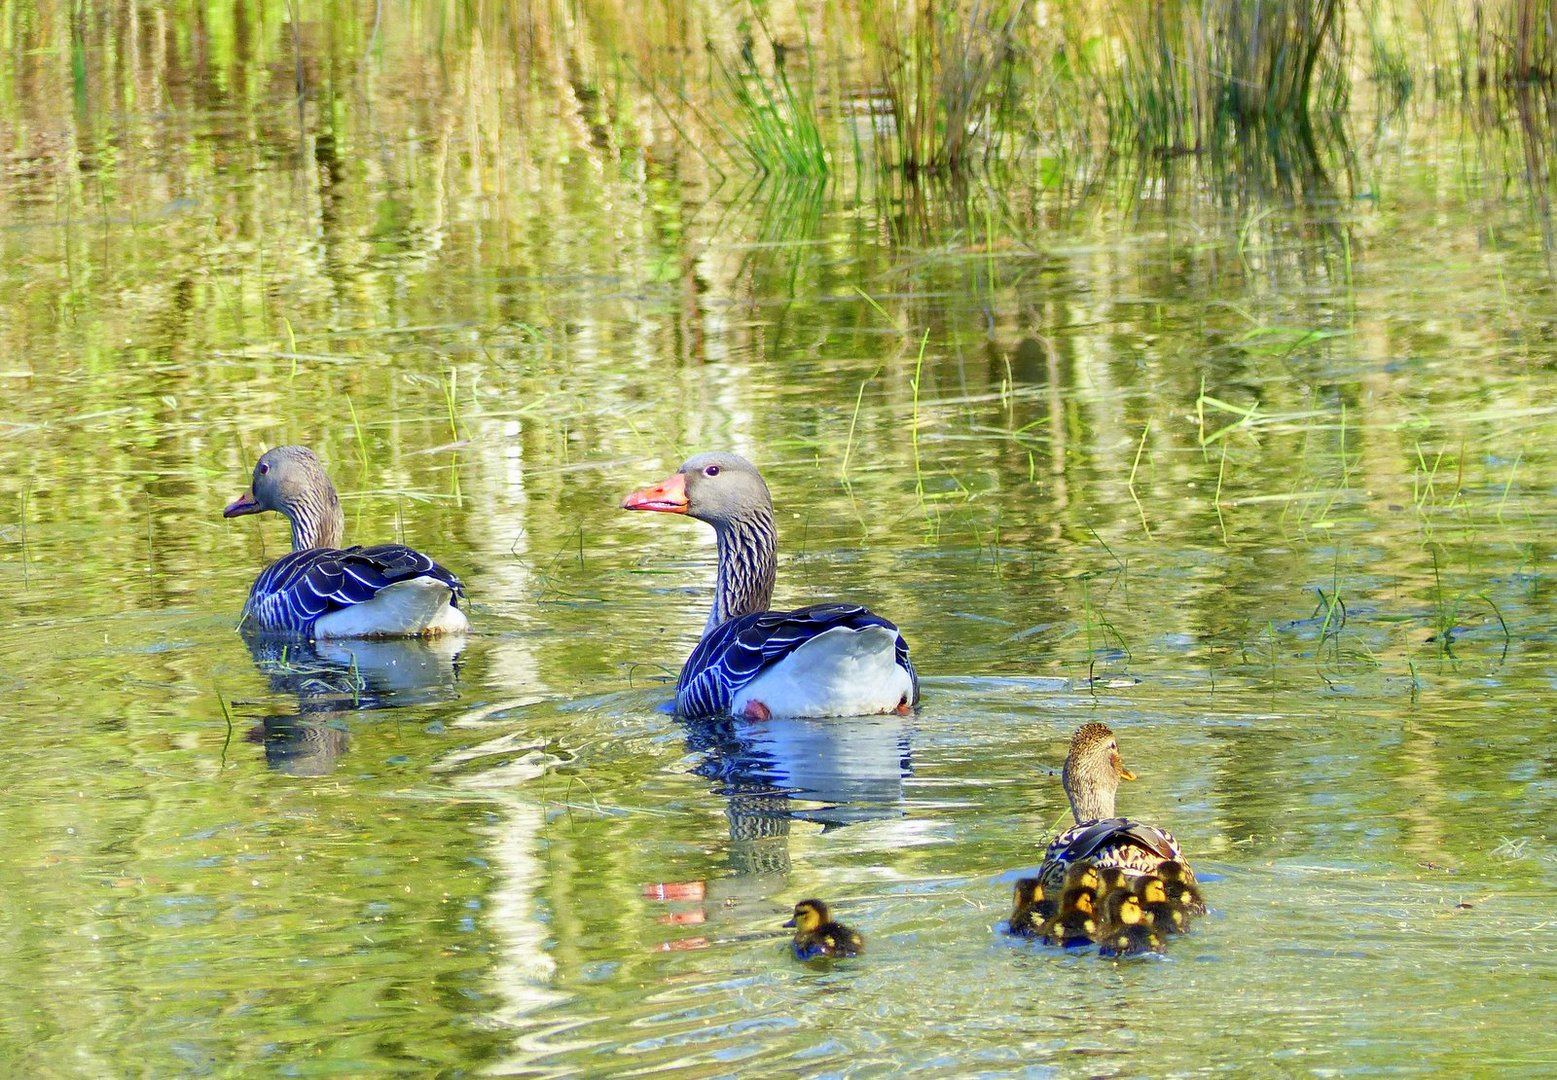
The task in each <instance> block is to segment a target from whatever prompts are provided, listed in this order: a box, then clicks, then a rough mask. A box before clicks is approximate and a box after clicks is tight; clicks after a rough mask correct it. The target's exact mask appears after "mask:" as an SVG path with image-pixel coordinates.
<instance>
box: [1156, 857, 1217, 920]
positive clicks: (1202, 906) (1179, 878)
mask: <svg viewBox="0 0 1557 1080" xmlns="http://www.w3.org/2000/svg"><path fill="white" fill-rule="evenodd" d="M1157 876H1158V877H1160V878H1162V880H1163V881H1164V882H1166V883H1167V886H1168V900H1169V901H1170V902H1171V903H1173V904H1176V905H1178V906H1179V907H1181V908H1183V909H1184V910H1186V911H1188V912H1189V913H1190V914H1191V915H1204V914H1205V913H1206V898H1205V896H1204V895H1203V894H1202V893H1201V891H1200V885H1199V883H1198V882H1196V881H1195V872H1194V871H1193V870H1191V869H1190V868H1189V867H1188V866H1187V865H1186V864H1185V863H1183V862H1182V861H1180V860H1178V859H1169V860H1168V861H1167V862H1164V863H1162V864H1161V865H1159V866H1158V867H1157Z"/></svg>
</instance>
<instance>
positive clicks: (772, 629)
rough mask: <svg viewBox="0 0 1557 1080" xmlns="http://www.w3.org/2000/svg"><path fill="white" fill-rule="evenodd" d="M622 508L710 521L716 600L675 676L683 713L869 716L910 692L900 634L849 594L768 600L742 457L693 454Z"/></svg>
mask: <svg viewBox="0 0 1557 1080" xmlns="http://www.w3.org/2000/svg"><path fill="white" fill-rule="evenodd" d="M622 507H623V509H626V510H652V511H657V512H659V513H662V514H686V515H687V516H688V517H693V518H696V519H697V520H699V521H704V522H707V523H708V524H709V525H712V526H713V528H714V539H715V541H716V544H717V551H718V573H717V575H716V578H715V583H714V607H713V610H712V611H711V612H710V613H709V615H708V623H707V625H706V626H705V627H704V628H703V638H702V640H701V641H699V642H698V644H697V647H696V648H694V649H693V650H692V655H691V656H689V657H688V658H687V662H686V664H685V665H684V666H683V667H682V669H681V677H680V678H679V679H678V680H677V681H676V712H677V713H679V714H680V715H681V716H683V717H687V718H689V719H693V718H698V717H705V716H726V715H734V716H741V717H745V718H747V719H751V720H766V719H768V718H769V717H772V716H803V717H817V716H866V715H870V714H873V713H885V712H892V711H894V710H899V709H906V708H907V707H908V706H910V705H913V704H915V703H916V702H917V701H918V700H919V679H918V677H917V676H916V675H915V674H914V667H913V665H912V664H911V663H909V661H908V645H907V644H906V643H904V641H903V636H902V635H901V634H899V633H898V630H897V627H896V626H893V625H892V624H891V623H889V622H887V620H885V619H883V618H881V617H880V616H879V615H875V614H872V613H871V612H870V611H868V610H866V609H865V608H863V607H861V606H859V605H858V604H813V605H811V606H810V607H803V608H797V609H795V610H794V611H769V610H768V603H769V601H770V600H772V598H773V580H774V576H775V573H776V571H777V567H778V541H777V533H776V531H775V529H774V525H773V500H772V498H771V497H770V496H769V494H768V487H767V485H766V484H765V483H763V480H762V475H761V474H760V473H758V472H757V469H756V466H754V465H752V463H751V462H749V461H747V460H746V459H745V458H743V457H740V456H738V455H736V454H725V453H718V454H699V455H698V456H696V457H694V458H690V459H688V460H687V461H686V463H685V464H683V465H682V466H681V468H680V469H678V470H676V472H675V473H674V474H673V475H672V476H670V478H669V479H666V480H664V481H661V482H660V483H658V484H655V485H654V486H653V487H646V488H642V489H640V490H638V491H635V492H633V493H632V494H631V495H629V496H627V498H626V499H624V500H623V501H622Z"/></svg>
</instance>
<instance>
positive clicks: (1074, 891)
mask: <svg viewBox="0 0 1557 1080" xmlns="http://www.w3.org/2000/svg"><path fill="white" fill-rule="evenodd" d="M1096 905H1097V892H1096V890H1094V889H1091V888H1089V887H1088V886H1086V885H1076V886H1073V887H1072V888H1069V889H1066V890H1065V893H1064V895H1063V896H1061V897H1060V914H1061V915H1064V914H1066V913H1068V912H1072V911H1084V912H1086V913H1087V914H1088V915H1091V914H1092V913H1093V911H1094V910H1096Z"/></svg>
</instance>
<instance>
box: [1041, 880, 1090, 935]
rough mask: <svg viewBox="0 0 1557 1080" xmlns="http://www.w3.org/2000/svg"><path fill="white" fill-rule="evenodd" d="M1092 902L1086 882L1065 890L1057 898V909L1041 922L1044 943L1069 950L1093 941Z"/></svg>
mask: <svg viewBox="0 0 1557 1080" xmlns="http://www.w3.org/2000/svg"><path fill="white" fill-rule="evenodd" d="M1096 905H1097V891H1096V890H1095V889H1091V888H1089V887H1087V886H1086V885H1077V886H1075V887H1074V888H1070V889H1066V890H1065V895H1064V896H1062V897H1060V910H1059V911H1058V912H1057V913H1056V914H1055V915H1054V917H1053V918H1051V919H1050V920H1049V921H1048V922H1046V923H1044V924H1043V941H1044V944H1046V945H1059V946H1061V947H1062V948H1066V949H1070V948H1074V947H1076V946H1078V945H1090V944H1091V943H1092V942H1094V941H1096V940H1097V919H1096V917H1095V914H1094V913H1095V911H1096Z"/></svg>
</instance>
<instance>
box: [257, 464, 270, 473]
mask: <svg viewBox="0 0 1557 1080" xmlns="http://www.w3.org/2000/svg"><path fill="white" fill-rule="evenodd" d="M269 471H270V466H269V465H267V464H265V463H264V462H263V461H262V462H260V463H259V474H260V475H261V476H264V475H265V474H266V473H268V472H269Z"/></svg>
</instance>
